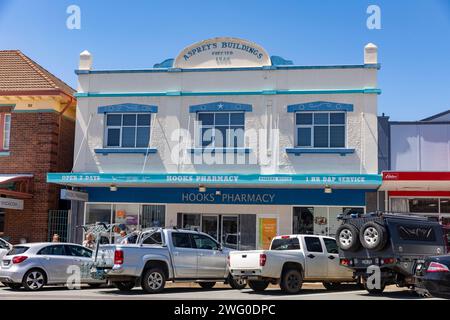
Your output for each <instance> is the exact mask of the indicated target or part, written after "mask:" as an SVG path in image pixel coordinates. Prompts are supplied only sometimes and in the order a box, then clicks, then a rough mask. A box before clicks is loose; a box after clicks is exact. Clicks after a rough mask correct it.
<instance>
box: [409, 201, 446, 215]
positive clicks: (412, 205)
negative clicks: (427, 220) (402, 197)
mask: <svg viewBox="0 0 450 320" xmlns="http://www.w3.org/2000/svg"><path fill="white" fill-rule="evenodd" d="M409 212H415V213H438V212H439V207H438V199H410V200H409Z"/></svg>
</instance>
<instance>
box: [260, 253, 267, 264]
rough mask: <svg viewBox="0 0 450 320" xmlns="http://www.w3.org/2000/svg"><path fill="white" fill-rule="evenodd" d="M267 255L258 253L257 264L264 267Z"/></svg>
mask: <svg viewBox="0 0 450 320" xmlns="http://www.w3.org/2000/svg"><path fill="white" fill-rule="evenodd" d="M266 260H267V256H266V255H265V254H264V253H263V254H260V255H259V266H260V267H264V266H265V265H266Z"/></svg>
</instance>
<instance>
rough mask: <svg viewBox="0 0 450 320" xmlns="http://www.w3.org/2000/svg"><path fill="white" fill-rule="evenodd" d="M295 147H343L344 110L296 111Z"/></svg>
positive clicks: (344, 129) (344, 130)
mask: <svg viewBox="0 0 450 320" xmlns="http://www.w3.org/2000/svg"><path fill="white" fill-rule="evenodd" d="M295 122H296V141H297V142H296V147H301V148H345V140H346V139H345V132H346V115H345V112H297V113H296V114H295Z"/></svg>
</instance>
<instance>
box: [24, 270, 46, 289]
mask: <svg viewBox="0 0 450 320" xmlns="http://www.w3.org/2000/svg"><path fill="white" fill-rule="evenodd" d="M45 282H46V278H45V273H44V272H43V271H42V270H39V269H32V270H30V271H28V272H27V273H25V276H24V277H23V281H22V285H23V287H24V288H25V290H28V291H38V290H41V289H42V288H43V287H44V285H45Z"/></svg>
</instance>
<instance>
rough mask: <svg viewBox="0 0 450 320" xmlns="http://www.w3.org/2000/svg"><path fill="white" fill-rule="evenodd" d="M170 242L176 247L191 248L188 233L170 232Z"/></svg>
mask: <svg viewBox="0 0 450 320" xmlns="http://www.w3.org/2000/svg"><path fill="white" fill-rule="evenodd" d="M172 243H173V246H174V247H176V248H192V244H191V237H190V236H189V233H176V232H174V233H172Z"/></svg>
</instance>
